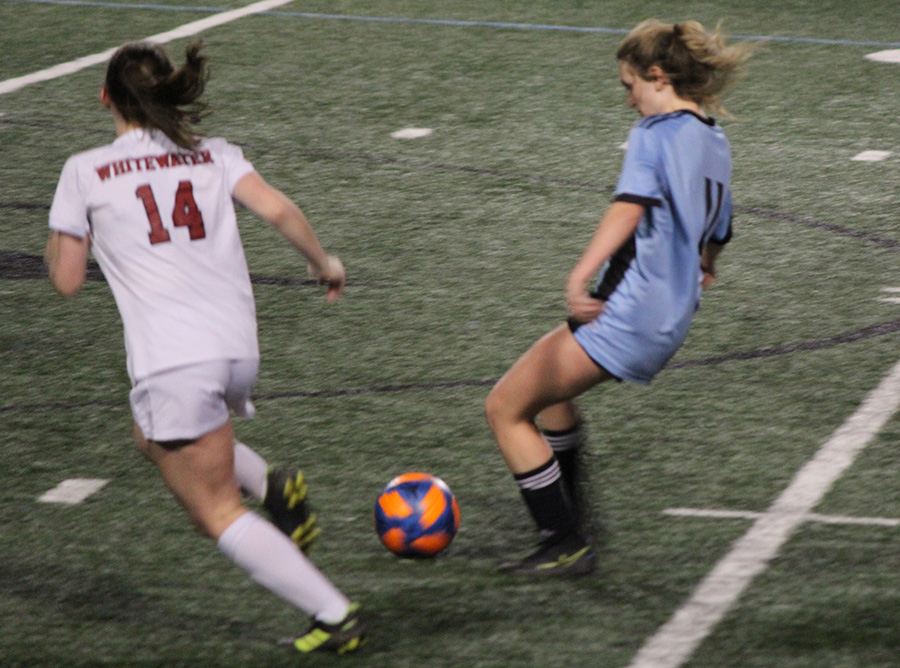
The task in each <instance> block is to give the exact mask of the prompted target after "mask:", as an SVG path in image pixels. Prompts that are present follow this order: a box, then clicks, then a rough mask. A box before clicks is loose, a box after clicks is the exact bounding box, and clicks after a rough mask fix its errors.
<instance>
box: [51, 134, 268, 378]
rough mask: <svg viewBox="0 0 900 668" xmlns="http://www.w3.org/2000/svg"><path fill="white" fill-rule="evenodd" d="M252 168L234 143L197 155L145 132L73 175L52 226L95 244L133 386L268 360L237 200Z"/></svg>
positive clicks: (76, 165)
mask: <svg viewBox="0 0 900 668" xmlns="http://www.w3.org/2000/svg"><path fill="white" fill-rule="evenodd" d="M252 170H253V166H252V165H251V164H250V163H249V162H248V161H247V160H246V159H245V158H244V156H243V153H242V152H241V149H240V148H238V147H237V146H234V145H232V144H229V143H228V142H226V141H225V140H223V139H206V140H203V141H202V142H201V143H200V145H199V146H198V148H197V149H196V150H195V151H186V150H184V149H181V148H179V147H178V146H176V145H175V144H174V143H173V142H172V141H171V140H169V139H168V137H166V136H165V135H164V134H163V133H161V132H158V131H150V130H140V129H139V130H133V131H131V132H128V133H126V134H124V135H122V136H121V137H119V138H118V139H116V141H114V142H113V143H112V144H110V145H108V146H103V147H101V148H97V149H94V150H91V151H86V152H84V153H79V154H77V155H74V156H72V157H71V158H69V160H68V161H67V162H66V164H65V166H64V167H63V171H62V175H61V177H60V180H59V185H58V186H57V189H56V195H55V196H54V198H53V205H52V207H51V208H50V227H51V229H53V230H58V231H60V232H65V233H67V234H71V235H73V236H76V237H79V238H84V237H85V236H86V235H88V234H90V235H91V240H92V253H93V255H94V257H95V258H96V259H97V262H98V264H99V265H100V268H101V269H102V271H103V275H104V276H105V277H106V280H107V281H108V282H109V285H110V287H111V288H112V291H113V295H114V296H115V299H116V304H117V305H118V307H119V313H120V314H121V316H122V322H123V324H124V329H125V348H126V351H127V355H128V373H129V376H130V377H131V379H132V382H134V381H136V380H139V379H141V378H145V377H146V376H148V375H150V374H153V373H156V372H158V371H163V370H166V369H172V368H175V367H178V366H182V365H185V364H192V363H195V362H203V361H208V360H212V359H246V358H257V357H259V345H258V342H257V335H256V310H255V306H254V301H253V291H252V288H251V285H250V276H249V273H248V270H247V262H246V259H245V258H244V251H243V247H242V245H241V239H240V235H239V233H238V229H237V220H236V217H235V211H234V203H233V201H232V195H231V194H232V191H233V190H234V187H235V184H236V183H237V182H238V180H239V179H240V178H241V177H242V176H244V175H245V174H247V173H249V172H251V171H252Z"/></svg>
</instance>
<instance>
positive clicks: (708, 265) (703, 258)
mask: <svg viewBox="0 0 900 668" xmlns="http://www.w3.org/2000/svg"><path fill="white" fill-rule="evenodd" d="M724 247H725V246H724V244H718V243H716V242H715V241H710V242H709V243H707V244H706V245H705V246H704V247H703V252H702V253H700V270H701V271H702V272H703V278H702V279H701V281H700V286H701V287H702V288H703V289H704V290H706V289H707V288H709V287H711V286H712V284H713V283H714V282H715V280H716V258H717V257H719V253H721V252H722V249H723V248H724Z"/></svg>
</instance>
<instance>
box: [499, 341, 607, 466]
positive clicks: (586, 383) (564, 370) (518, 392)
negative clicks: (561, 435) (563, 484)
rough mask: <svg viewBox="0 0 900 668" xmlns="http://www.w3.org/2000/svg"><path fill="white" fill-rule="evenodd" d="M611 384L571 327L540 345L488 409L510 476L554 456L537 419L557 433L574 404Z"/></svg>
mask: <svg viewBox="0 0 900 668" xmlns="http://www.w3.org/2000/svg"><path fill="white" fill-rule="evenodd" d="M611 378H612V376H611V375H610V374H609V373H607V372H606V371H605V370H603V369H602V368H600V367H599V366H597V365H596V364H595V363H594V361H593V360H592V359H591V358H590V357H589V356H588V354H587V353H586V352H584V349H583V348H582V347H581V346H580V345H579V344H578V342H577V341H576V340H575V337H574V336H573V335H572V332H571V331H570V330H569V328H568V326H567V325H561V326H560V327H557V328H556V329H554V330H553V331H552V332H550V333H549V334H547V335H546V336H544V337H543V338H541V339H540V340H538V341H537V343H535V344H534V345H533V346H532V347H531V349H529V350H528V351H527V352H526V353H525V354H524V355H522V357H520V358H519V360H518V361H517V362H516V363H515V364H513V366H512V368H510V370H509V371H507V372H506V374H505V375H504V376H503V377H502V378H501V379H500V380H499V381H498V382H497V384H496V385H495V386H494V388H493V390H491V393H490V394H489V395H488V398H487V401H486V403H485V412H486V414H487V419H488V422H489V424H490V425H491V429H492V430H493V432H494V437H495V438H496V440H497V445H498V447H499V448H500V452H501V453H502V454H503V458H504V459H505V460H506V463H507V465H508V466H509V469H510V471H512V472H513V473H514V474H517V473H523V472H525V471H530V470H532V469H534V468H536V467H539V466H541V465H542V464H544V463H545V462H546V461H547V460H548V459H550V457H551V456H552V451H551V450H550V447H549V446H548V445H547V443H546V442H545V441H544V439H543V438H542V437H541V435H540V433H539V432H538V429H537V427H536V426H535V419H536V418H537V416H538V414H542V419H544V420H546V421H549V422H545V426H546V427H547V428H550V429H552V428H553V427H551V426H550V423H556V422H555V421H557V420H558V421H560V422H559V423H561V422H562V420H565V419H568V418H570V417H571V416H572V415H573V414H575V413H574V411H575V406H574V403H572V399H574V398H575V397H577V396H578V395H580V394H581V393H583V392H585V391H586V390H588V389H590V388H591V387H593V386H594V385H597V384H598V383H601V382H603V381H606V380H609V379H611ZM565 426H571V424H568V425H565Z"/></svg>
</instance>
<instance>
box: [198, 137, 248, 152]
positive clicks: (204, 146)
mask: <svg viewBox="0 0 900 668" xmlns="http://www.w3.org/2000/svg"><path fill="white" fill-rule="evenodd" d="M197 150H202V151H212V152H214V153H235V152H240V151H241V147H240V146H238V145H237V144H234V143H232V142H230V141H228V140H227V139H225V138H224V137H203V138H202V139H200V143H199V144H198V145H197Z"/></svg>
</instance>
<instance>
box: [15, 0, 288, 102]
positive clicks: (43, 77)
mask: <svg viewBox="0 0 900 668" xmlns="http://www.w3.org/2000/svg"><path fill="white" fill-rule="evenodd" d="M292 1H293V0H263V1H262V2H256V3H254V4H252V5H248V6H247V7H242V8H240V9H233V10H231V11H228V12H222V13H221V14H216V15H214V16H210V17H207V18H205V19H200V20H199V21H192V22H191V23H185V24H184V25H183V26H180V27H178V28H175V29H174V30H169V31H168V32H162V33H159V34H158V35H153V36H151V37H147V38H145V41H148V42H155V43H156V44H165V43H166V42H171V41H172V40H176V39H180V38H182V37H190V36H191V35H196V34H197V33H199V32H202V31H204V30H207V29H209V28H215V27H216V26H220V25H223V24H225V23H230V22H232V21H236V20H237V19H240V18H243V17H245V16H248V15H250V14H258V13H259V12H264V11H267V10H269V9H272V8H274V7H280V6H281V5H286V4H288V3H289V2H292ZM118 48H119V47H118V46H116V47H114V48H112V49H107V50H106V51H103V52H102V53H95V54H93V55H90V56H84V57H82V58H78V59H76V60H71V61H69V62H67V63H61V64H59V65H55V66H54V67H50V68H48V69H46V70H40V71H38V72H33V73H31V74H26V75H24V76H21V77H16V78H15V79H7V80H6V81H0V95H5V94H6V93H11V92H13V91H16V90H19V89H20V88H24V87H25V86H28V85H31V84H33V83H38V82H39V81H49V80H51V79H57V78H59V77H63V76H66V75H68V74H74V73H75V72H78V71H80V70H83V69H85V68H86V67H91V66H93V65H99V64H100V63H105V62H107V61H108V60H109V59H110V57H111V56H112V55H113V53H115V52H116V49H118Z"/></svg>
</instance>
